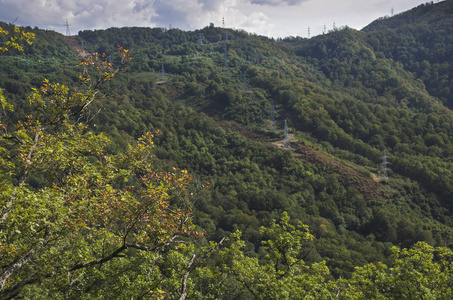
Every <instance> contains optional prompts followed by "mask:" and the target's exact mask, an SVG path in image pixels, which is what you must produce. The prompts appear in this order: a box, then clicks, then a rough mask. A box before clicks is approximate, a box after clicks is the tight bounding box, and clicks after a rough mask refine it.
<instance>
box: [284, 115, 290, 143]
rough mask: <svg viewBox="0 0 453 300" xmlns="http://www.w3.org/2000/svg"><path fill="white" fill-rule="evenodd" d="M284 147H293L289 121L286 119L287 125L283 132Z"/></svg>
mask: <svg viewBox="0 0 453 300" xmlns="http://www.w3.org/2000/svg"><path fill="white" fill-rule="evenodd" d="M283 147H285V148H291V143H290V142H289V130H288V123H287V122H286V119H285V127H284V134H283Z"/></svg>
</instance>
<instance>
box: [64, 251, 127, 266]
mask: <svg viewBox="0 0 453 300" xmlns="http://www.w3.org/2000/svg"><path fill="white" fill-rule="evenodd" d="M126 249H127V246H126V245H123V246H121V247H119V248H118V249H116V250H115V251H113V252H112V253H111V254H110V255H108V256H105V257H103V258H100V259H96V260H92V261H90V262H87V263H83V264H77V265H74V266H72V267H71V268H69V270H68V271H69V272H72V271H75V270H78V269H83V268H87V267H90V266H94V265H97V264H102V263H105V262H106V261H109V260H111V259H113V258H115V257H121V255H120V254H121V252H123V251H124V250H126Z"/></svg>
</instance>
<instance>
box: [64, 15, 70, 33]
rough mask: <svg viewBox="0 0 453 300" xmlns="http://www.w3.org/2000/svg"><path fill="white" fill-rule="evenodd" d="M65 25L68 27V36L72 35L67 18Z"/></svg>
mask: <svg viewBox="0 0 453 300" xmlns="http://www.w3.org/2000/svg"><path fill="white" fill-rule="evenodd" d="M64 26H65V27H66V36H70V35H71V31H70V30H69V22H68V19H66V22H65V23H64Z"/></svg>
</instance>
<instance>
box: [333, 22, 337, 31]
mask: <svg viewBox="0 0 453 300" xmlns="http://www.w3.org/2000/svg"><path fill="white" fill-rule="evenodd" d="M335 29H337V26H336V25H335V21H333V30H335Z"/></svg>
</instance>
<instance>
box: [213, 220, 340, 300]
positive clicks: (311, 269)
mask: <svg viewBox="0 0 453 300" xmlns="http://www.w3.org/2000/svg"><path fill="white" fill-rule="evenodd" d="M261 232H262V234H264V236H265V237H266V240H265V241H264V242H263V250H264V251H266V252H267V254H266V256H265V258H264V259H262V260H261V261H260V260H259V259H258V258H256V257H249V256H247V255H246V254H245V253H244V251H243V250H241V249H242V248H244V246H245V243H244V241H242V240H241V239H240V236H241V233H240V232H236V233H234V234H233V235H232V236H231V240H232V244H231V246H230V247H229V248H226V249H224V250H222V251H221V255H222V256H223V257H224V260H225V267H224V268H225V270H226V271H227V272H228V273H229V274H231V275H233V277H234V278H235V279H236V280H237V281H238V282H239V283H240V285H241V286H242V288H243V289H245V290H247V291H248V292H249V293H250V294H251V296H253V297H254V298H255V299H314V298H316V299H331V298H332V297H333V292H332V291H331V289H332V284H329V283H328V282H327V280H326V276H327V275H328V274H329V270H328V268H327V267H326V266H325V262H320V263H314V264H312V265H307V264H306V263H305V262H304V255H306V253H305V254H304V253H303V252H302V250H304V249H307V244H308V243H310V242H311V241H312V240H313V238H314V237H313V235H311V234H310V233H309V232H308V227H307V226H306V225H303V224H301V223H299V224H298V225H297V226H295V225H292V224H290V222H289V216H288V214H287V213H286V212H285V213H283V214H282V218H281V219H280V222H279V223H276V222H275V220H274V221H273V222H272V223H271V225H270V227H269V228H264V227H262V228H261ZM306 251H307V250H306ZM308 251H310V250H308Z"/></svg>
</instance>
